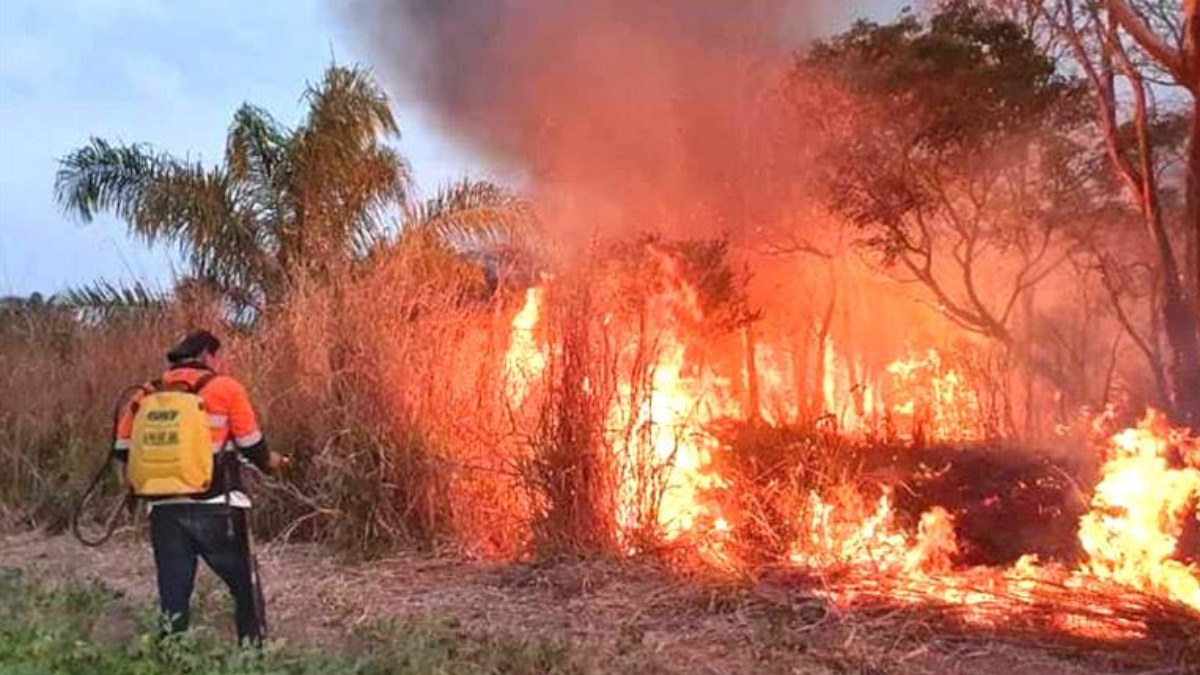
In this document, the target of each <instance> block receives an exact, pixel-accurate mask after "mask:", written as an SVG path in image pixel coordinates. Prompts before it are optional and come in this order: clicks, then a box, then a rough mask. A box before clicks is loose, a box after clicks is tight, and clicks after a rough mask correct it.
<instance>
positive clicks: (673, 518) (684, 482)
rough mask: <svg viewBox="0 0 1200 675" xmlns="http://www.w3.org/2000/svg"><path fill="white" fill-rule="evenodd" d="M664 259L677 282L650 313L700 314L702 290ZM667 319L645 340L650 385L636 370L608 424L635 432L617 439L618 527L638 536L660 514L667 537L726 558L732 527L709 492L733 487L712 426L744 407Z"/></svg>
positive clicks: (713, 558) (660, 526)
mask: <svg viewBox="0 0 1200 675" xmlns="http://www.w3.org/2000/svg"><path fill="white" fill-rule="evenodd" d="M659 262H660V265H661V267H662V268H663V271H664V273H665V275H666V277H667V280H668V281H669V282H670V286H669V288H668V289H667V290H665V291H664V292H662V293H660V294H659V295H657V296H656V297H654V298H653V299H652V301H651V303H650V307H649V314H650V316H651V318H653V319H661V318H663V317H672V316H677V315H682V316H684V317H685V318H688V319H691V320H692V321H699V320H701V319H702V318H703V313H702V311H701V309H700V303H699V299H698V297H697V293H696V290H695V289H694V288H692V287H691V285H690V284H688V283H687V282H686V281H685V280H684V279H683V278H682V276H680V275H679V274H678V271H677V270H676V269H675V267H674V266H673V265H672V264H671V263H670V261H669V260H668V259H666V258H663V259H661V260H660V261H659ZM665 323H666V325H664V326H661V328H660V329H659V332H658V333H657V335H656V339H655V340H653V341H652V344H650V345H641V346H640V348H641V349H644V350H645V351H646V352H649V356H650V357H651V359H652V363H650V365H649V367H648V369H647V374H648V380H649V381H648V383H639V382H636V381H635V378H634V377H633V376H631V377H628V378H626V379H624V380H623V381H621V382H620V383H619V386H618V396H617V397H616V398H615V400H614V402H613V404H612V406H611V408H610V410H609V415H608V426H609V428H610V429H621V430H628V432H627V433H626V434H625V435H624V436H623V437H621V438H618V439H616V441H615V446H616V454H617V456H618V457H619V458H621V460H622V463H623V464H624V466H625V467H626V479H625V480H623V481H622V483H621V485H620V488H619V492H620V494H619V496H618V499H619V502H620V505H619V507H618V509H619V512H618V514H617V521H618V526H619V527H620V528H621V529H622V531H623V533H624V534H625V535H627V536H628V535H631V534H633V533H635V532H638V531H640V530H641V529H642V528H644V527H645V526H646V525H647V524H648V523H646V522H645V518H646V517H647V516H648V515H651V514H653V516H654V523H653V524H654V525H655V526H656V527H657V529H658V533H657V534H658V536H660V537H661V538H662V539H663V540H664V541H668V542H671V541H676V540H679V539H681V538H685V537H686V538H688V539H690V540H692V541H694V542H695V543H696V544H697V546H698V547H699V549H700V553H701V554H702V556H703V557H705V558H706V559H707V560H709V561H710V562H717V563H720V564H725V563H723V562H721V561H722V559H723V557H724V553H723V543H722V542H723V541H724V540H725V539H727V537H728V533H729V532H730V530H731V526H730V524H729V522H728V521H727V520H726V519H725V518H724V517H723V516H722V514H721V511H720V508H719V506H718V505H717V503H716V502H715V501H714V500H713V499H711V498H710V496H709V495H710V494H711V493H712V492H713V491H717V490H720V489H723V488H725V487H727V485H726V483H725V481H724V480H723V479H722V477H721V476H719V475H718V474H717V473H715V472H714V471H712V470H711V464H712V453H713V451H714V450H715V449H716V447H717V446H716V442H715V440H714V439H713V438H712V437H711V436H710V435H709V434H708V433H707V430H706V427H707V426H708V425H709V424H710V423H711V422H712V421H713V420H715V419H717V418H719V417H722V416H727V415H736V414H738V412H739V411H738V410H737V406H736V405H735V404H733V403H732V402H731V400H730V396H729V390H730V387H731V385H730V382H729V381H728V379H726V378H721V377H718V376H717V375H716V373H715V372H714V371H713V370H712V368H710V367H708V366H707V365H706V364H703V363H689V362H688V356H689V355H688V343H687V342H686V341H685V339H684V337H683V336H681V335H679V334H678V329H677V326H676V322H672V321H669V320H668V321H666V322H665ZM626 370H627V371H628V368H627V369H626ZM639 385H643V386H639ZM645 385H648V386H645ZM634 548H636V547H634Z"/></svg>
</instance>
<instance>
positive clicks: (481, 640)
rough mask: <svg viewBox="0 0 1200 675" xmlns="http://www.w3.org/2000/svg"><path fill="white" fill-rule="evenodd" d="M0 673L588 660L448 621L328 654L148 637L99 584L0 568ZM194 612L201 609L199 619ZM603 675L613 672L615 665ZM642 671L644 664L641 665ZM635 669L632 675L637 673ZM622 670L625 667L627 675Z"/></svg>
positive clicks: (118, 598) (449, 668)
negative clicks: (46, 579) (44, 579)
mask: <svg viewBox="0 0 1200 675" xmlns="http://www.w3.org/2000/svg"><path fill="white" fill-rule="evenodd" d="M0 597H4V598H5V602H4V603H3V605H0V672H3V673H6V674H11V675H35V674H36V675H41V674H52V673H53V674H58V673H63V674H73V673H108V674H112V675H125V674H128V675H152V674H155V673H164V674H165V673H171V674H173V675H178V674H180V673H197V674H199V673H205V674H209V673H211V674H214V675H275V674H279V675H284V674H288V675H292V674H295V675H302V674H308V673H312V674H314V675H315V674H317V673H359V674H363V675H369V674H375V673H378V674H383V673H396V674H402V673H468V674H469V673H480V674H483V673H585V672H592V671H594V670H596V669H597V668H596V666H597V664H596V662H595V659H594V657H591V656H590V655H589V654H587V653H586V652H584V651H582V650H577V649H573V648H571V647H570V646H568V645H565V644H562V643H555V642H551V641H545V640H524V639H519V638H514V637H505V636H499V635H482V634H478V633H469V632H466V631H464V630H462V629H461V628H460V627H458V626H456V625H455V624H453V623H450V622H443V623H414V622H398V621H388V622H381V623H378V624H373V625H370V626H368V627H365V628H360V629H358V630H356V631H354V633H353V635H351V636H350V637H349V639H348V640H347V641H346V643H345V644H344V645H342V647H341V648H340V649H338V650H334V651H327V650H318V649H316V648H315V647H313V646H309V647H307V648H294V647H290V646H288V645H286V644H285V643H280V642H275V643H272V644H271V645H269V646H268V647H267V648H265V649H263V650H261V651H260V650H250V649H236V648H233V647H231V645H230V644H229V641H228V640H227V639H226V638H222V637H220V636H219V635H218V633H217V631H214V630H212V629H211V628H208V629H206V628H200V629H198V630H195V631H192V632H189V633H187V634H183V635H179V636H172V637H170V638H166V639H158V638H157V637H156V632H157V631H156V630H155V621H154V614H153V612H152V610H151V608H150V606H149V605H148V604H146V603H144V602H133V601H130V600H129V599H127V598H126V597H125V596H124V595H123V594H120V593H118V592H114V591H113V590H112V589H111V588H108V587H105V586H103V585H100V584H95V583H93V584H80V583H75V582H72V583H67V584H59V585H56V586H54V585H47V584H44V583H41V582H39V581H36V580H31V579H26V578H24V575H23V574H22V573H21V572H19V571H16V570H12V569H8V570H3V571H0ZM202 614H203V612H202ZM614 665H615V666H616V668H613V669H606V672H614V671H616V672H620V671H621V670H624V667H623V666H621V665H620V664H614ZM647 665H649V664H647ZM647 670H652V669H645V668H639V669H638V670H637V672H646V671H647ZM629 672H632V669H630V670H629Z"/></svg>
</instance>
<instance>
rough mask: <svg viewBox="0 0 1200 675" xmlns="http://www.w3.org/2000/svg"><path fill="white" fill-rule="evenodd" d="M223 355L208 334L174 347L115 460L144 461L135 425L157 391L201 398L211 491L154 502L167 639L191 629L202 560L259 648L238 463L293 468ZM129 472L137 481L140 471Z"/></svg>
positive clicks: (241, 630) (258, 603)
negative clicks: (266, 434) (269, 440)
mask: <svg viewBox="0 0 1200 675" xmlns="http://www.w3.org/2000/svg"><path fill="white" fill-rule="evenodd" d="M220 350H221V342H220V340H218V339H217V337H216V336H215V335H213V334H212V333H210V332H209V331H205V330H202V331H197V332H194V333H191V334H189V335H187V336H186V337H184V338H183V339H182V340H181V341H180V342H178V343H177V344H176V345H175V346H174V347H172V348H171V349H170V351H168V352H167V361H168V363H169V367H168V369H167V371H166V373H164V374H163V376H162V378H161V379H160V380H157V381H155V382H154V383H151V384H147V385H145V386H144V387H143V395H140V396H135V397H133V400H131V401H130V403H129V404H128V405H127V406H126V407H125V409H124V410H123V411H122V414H121V416H120V419H119V421H118V424H117V435H116V439H115V440H114V443H113V449H112V452H113V455H114V458H115V459H116V460H118V461H119V462H121V463H122V465H125V464H126V463H128V462H129V461H130V450H131V448H134V449H135V457H134V458H133V462H134V463H136V462H137V461H138V457H137V456H136V450H137V444H136V443H134V441H133V438H134V437H135V434H136V433H137V431H136V430H135V419H139V420H140V418H136V412H137V409H138V403H139V401H141V400H143V399H145V401H146V402H147V404H149V399H148V398H146V397H147V396H149V395H152V394H153V393H154V392H155V391H156V390H163V391H170V390H184V391H189V392H193V393H194V394H195V395H196V396H199V398H200V400H201V402H202V406H200V407H201V408H202V409H203V411H204V413H205V414H206V416H207V426H208V430H209V432H210V434H211V449H212V453H213V456H212V462H211V475H210V477H209V478H207V479H206V481H205V482H206V483H207V485H208V486H207V489H205V490H202V491H199V492H190V493H188V494H182V495H177V496H170V495H167V496H156V497H152V498H148V499H147V502H148V509H149V512H150V541H151V545H152V547H153V549H154V564H155V567H156V571H157V578H158V595H159V605H160V607H161V610H162V613H163V631H164V634H170V633H176V632H180V631H183V630H186V629H187V627H188V621H189V613H190V607H191V598H192V589H193V587H194V585H195V577H196V561H197V558H203V559H204V562H205V563H207V564H208V566H209V567H210V568H211V569H212V571H213V572H215V573H216V575H217V576H218V577H220V579H221V580H222V581H224V582H225V585H226V586H228V587H229V591H230V593H231V594H232V595H233V600H234V605H235V618H236V623H237V635H238V641H239V642H240V643H242V644H260V643H261V641H262V638H263V633H264V630H265V621H264V608H263V607H262V597H261V594H260V593H259V592H258V588H257V587H256V581H257V580H256V570H255V569H254V562H253V560H252V557H251V553H250V539H249V529H248V526H247V511H248V510H249V508H250V498H249V497H248V496H247V494H246V492H245V490H244V487H243V481H242V466H241V465H242V461H241V460H240V458H239V457H238V455H241V457H242V458H245V459H246V460H249V462H251V463H253V464H254V465H255V466H256V467H258V469H259V470H261V471H263V472H265V473H277V472H278V471H279V470H280V469H281V468H282V467H283V466H284V465H285V463H286V461H287V460H286V458H285V457H284V456H282V455H280V454H279V453H276V452H273V451H271V450H268V449H267V444H266V441H265V440H264V439H263V435H262V432H261V431H260V430H259V427H258V421H257V419H256V416H255V414H254V409H253V407H251V405H250V399H249V397H248V396H247V394H246V389H245V388H244V387H243V386H242V384H241V383H240V382H238V381H237V380H235V379H234V378H232V377H230V376H229V375H227V374H225V363H224V359H223V358H222V357H221V356H220ZM137 423H141V422H140V421H139V422H137ZM201 423H202V424H203V422H201ZM200 433H201V434H203V431H202V430H201V432H200ZM201 437H202V438H204V437H203V436H201ZM205 440H207V439H205ZM202 442H203V441H202ZM205 459H207V458H205ZM129 469H130V475H131V476H132V475H133V473H134V472H133V469H134V467H133V466H130V467H129Z"/></svg>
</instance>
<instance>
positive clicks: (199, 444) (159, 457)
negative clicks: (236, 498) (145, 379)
mask: <svg viewBox="0 0 1200 675" xmlns="http://www.w3.org/2000/svg"><path fill="white" fill-rule="evenodd" d="M214 377H215V375H214V374H212V373H208V374H206V375H204V376H202V377H201V378H199V379H198V380H197V381H196V382H195V383H194V384H192V385H184V386H182V387H180V386H178V385H164V384H163V383H162V382H161V381H154V382H152V383H151V384H150V385H133V386H129V387H126V388H125V389H123V390H121V393H120V394H118V396H117V400H116V403H115V404H114V406H113V423H112V433H111V439H112V440H113V441H114V442H115V441H116V439H117V435H118V428H119V426H120V421H121V415H122V414H123V412H124V411H125V408H126V406H127V405H129V404H130V402H131V397H132V396H134V395H136V394H137V393H139V392H140V393H142V394H143V396H142V398H141V399H139V400H138V401H137V402H136V403H135V404H134V405H135V407H134V409H133V414H134V418H133V433H132V435H131V444H130V449H129V458H128V461H127V462H126V467H125V468H126V481H125V485H126V487H127V489H126V490H125V493H124V495H123V498H122V499H121V501H120V502H119V503H117V504H116V505H115V506H114V507H113V508H112V509H111V510H110V511H109V512H108V513H107V515H106V517H105V518H104V526H103V530H102V533H101V535H100V536H99V537H96V538H91V537H89V536H87V534H86V533H85V532H84V531H83V527H82V521H83V519H84V518H83V514H84V510H85V509H86V508H87V505H88V503H89V502H90V501H91V499H92V497H93V496H94V495H95V494H96V493H97V489H98V488H99V487H100V486H101V485H102V484H103V483H104V479H105V477H106V476H107V475H108V473H109V471H110V467H112V466H113V462H114V456H113V454H112V453H111V452H110V453H108V454H107V457H106V459H105V461H104V463H103V464H102V465H101V466H100V469H99V470H98V471H97V472H96V474H95V475H94V476H93V477H92V480H91V482H90V483H88V486H87V488H86V489H85V490H84V491H83V495H82V496H81V497H80V499H79V502H78V503H77V504H76V505H75V508H74V509H73V510H72V512H71V532H72V533H73V534H74V535H75V538H76V539H78V540H79V542H80V543H81V544H83V545H84V546H89V547H96V546H101V545H103V544H105V543H106V542H107V541H108V540H109V539H111V538H112V536H113V533H114V532H116V529H117V526H118V524H119V522H120V519H121V514H122V513H123V512H125V513H128V514H129V515H130V517H131V518H133V519H134V520H135V522H136V518H137V508H136V507H137V500H138V499H139V498H146V497H149V498H155V497H175V496H183V495H188V494H198V493H202V492H205V491H206V490H207V489H208V488H209V486H210V485H211V484H212V479H213V474H214V469H215V466H214V465H215V464H216V462H215V461H214V453H213V450H212V438H211V434H210V431H209V427H208V416H207V414H206V412H205V409H204V401H203V400H202V399H201V398H200V391H201V390H202V389H203V388H204V386H205V385H207V384H208V383H209V382H210V381H211V380H212V379H213V378H214ZM225 503H226V506H228V504H229V493H228V492H226V493H225ZM246 521H247V522H246V527H245V536H246V553H247V555H248V557H249V558H250V581H251V586H252V595H253V600H254V614H255V619H256V621H257V622H258V626H259V630H260V631H261V637H262V638H264V639H265V638H266V635H267V622H266V604H265V601H264V599H263V590H262V577H261V575H260V573H259V566H258V556H257V555H255V553H254V550H253V545H252V537H251V532H250V530H251V524H250V522H249V517H247V519H246Z"/></svg>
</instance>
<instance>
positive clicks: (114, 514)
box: [71, 385, 142, 546]
mask: <svg viewBox="0 0 1200 675" xmlns="http://www.w3.org/2000/svg"><path fill="white" fill-rule="evenodd" d="M141 389H142V387H141V386H140V385H132V386H129V387H125V388H124V389H122V390H121V393H120V394H118V395H117V400H116V403H114V404H113V414H112V431H111V433H110V435H109V438H110V439H111V440H112V441H115V440H116V438H117V425H118V424H119V423H120V419H121V412H122V411H123V410H124V409H125V403H126V402H127V401H128V400H129V397H130V396H131V395H132V394H133V393H134V392H136V391H140V390H141ZM113 461H114V460H113V455H112V453H111V452H109V453H107V456H106V458H105V460H104V463H103V464H102V465H101V466H100V469H99V470H98V471H97V472H96V474H95V475H94V476H93V477H92V480H91V482H90V483H88V486H87V489H85V490H84V491H83V495H82V496H81V497H80V498H79V502H78V503H77V504H76V505H75V508H74V509H73V510H72V511H71V533H72V534H74V535H75V538H76V539H78V540H79V543H81V544H83V545H84V546H100V545H102V544H104V543H105V542H107V541H108V540H109V539H111V538H112V536H113V533H114V532H116V530H117V524H118V523H119V522H120V519H121V512H122V511H126V510H127V511H129V513H130V514H131V515H133V514H134V513H135V511H134V506H135V504H136V500H135V498H134V496H133V494H132V493H129V492H127V493H126V494H125V497H124V499H122V500H121V501H120V503H119V504H117V505H116V507H114V508H113V509H112V510H111V511H110V512H109V513H108V515H107V516H106V517H105V519H104V531H103V533H102V534H101V535H100V537H98V538H95V539H90V538H88V537H87V536H86V535H85V534H84V532H83V529H82V522H81V521H82V520H83V511H84V509H85V508H86V507H87V505H88V503H89V502H90V501H91V499H92V496H93V495H94V494H95V493H96V491H97V488H99V487H100V486H101V485H102V484H103V483H104V478H105V477H106V476H107V475H108V472H109V467H111V466H112V465H113Z"/></svg>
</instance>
